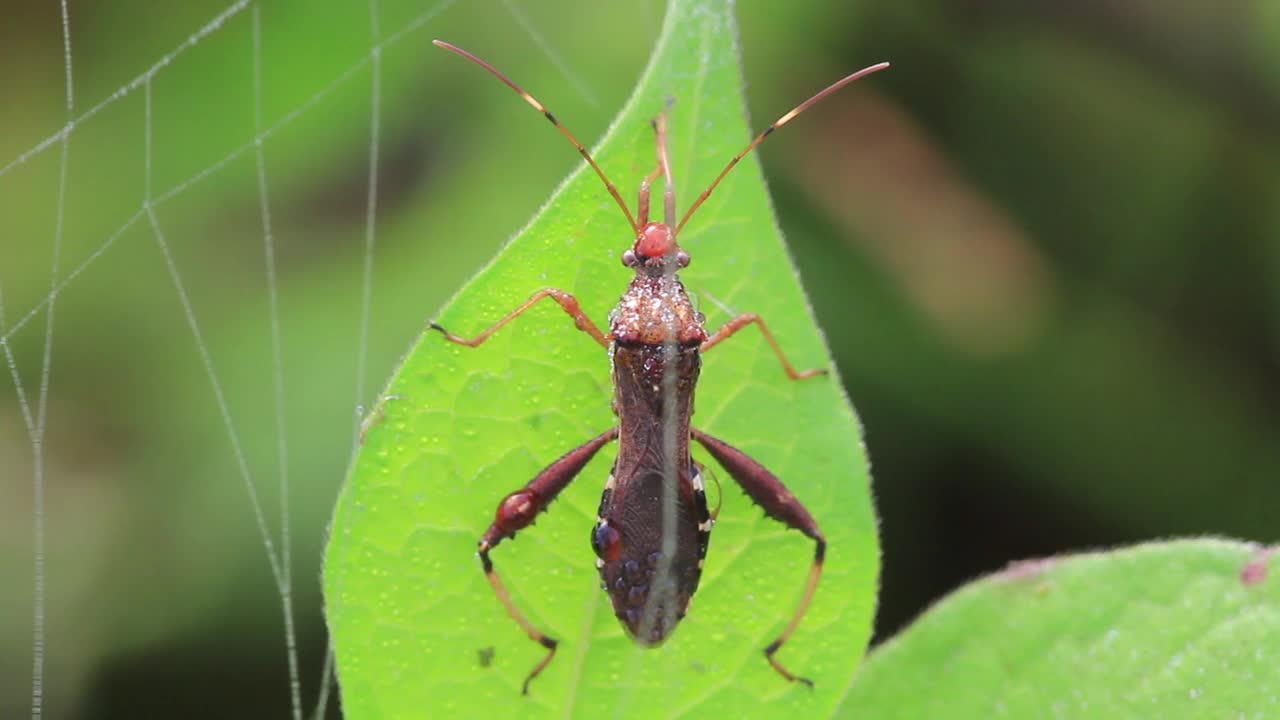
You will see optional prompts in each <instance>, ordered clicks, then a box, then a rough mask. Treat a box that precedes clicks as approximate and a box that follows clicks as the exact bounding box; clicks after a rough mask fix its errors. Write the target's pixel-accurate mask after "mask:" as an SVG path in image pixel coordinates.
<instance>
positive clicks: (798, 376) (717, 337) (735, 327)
mask: <svg viewBox="0 0 1280 720" xmlns="http://www.w3.org/2000/svg"><path fill="white" fill-rule="evenodd" d="M751 323H755V324H757V325H759V326H760V332H761V333H762V334H763V335H764V339H765V340H767V341H768V342H769V346H770V347H772V348H773V352H774V354H775V355H777V356H778V362H780V363H782V369H783V370H786V371H787V377H789V378H791V379H792V380H804V379H805V378H811V377H815V376H818V375H826V374H827V369H826V368H812V369H809V370H796V369H795V367H793V366H792V365H791V361H790V360H788V359H787V356H786V355H785V354H784V353H783V352H782V347H781V346H780V345H778V341H777V340H775V339H774V337H773V333H771V332H769V326H768V325H765V324H764V319H763V318H761V317H760V316H759V315H756V314H755V313H743V314H742V315H739V316H738V317H736V318H734V319H732V320H730V321H729V322H727V323H725V324H724V327H721V328H720V329H719V330H717V331H716V332H715V334H714V335H712V336H711V337H709V338H707V339H706V340H705V341H704V342H703V343H702V347H701V350H702V352H704V353H705V352H706V351H708V350H710V349H711V348H713V347H715V346H716V345H719V344H720V343H721V342H722V341H724V340H727V339H729V338H730V337H732V336H733V334H734V333H736V332H738V331H739V330H741V329H742V328H744V327H746V326H748V325H750V324H751Z"/></svg>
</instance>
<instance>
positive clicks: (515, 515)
mask: <svg viewBox="0 0 1280 720" xmlns="http://www.w3.org/2000/svg"><path fill="white" fill-rule="evenodd" d="M617 437H618V428H612V429H610V430H607V431H605V432H604V433H602V434H600V435H597V436H596V437H594V438H592V439H591V440H588V441H587V442H586V443H584V444H582V445H580V446H578V447H576V448H574V449H573V450H570V451H569V452H567V453H565V454H564V455H562V456H561V457H560V459H559V460H556V461H555V462H553V463H551V464H550V465H548V466H547V467H546V469H544V470H543V471H542V472H540V473H538V474H537V475H536V476H535V477H534V478H533V479H532V480H530V481H529V484H527V485H525V486H524V487H523V488H521V489H520V490H517V491H515V492H513V493H511V494H510V495H508V496H506V497H505V498H503V500H502V502H501V503H499V504H498V512H497V515H496V517H495V518H494V520H493V524H492V525H490V526H489V529H488V530H487V531H485V534H484V536H483V537H481V538H480V549H479V552H480V565H481V567H483V568H484V576H485V578H486V579H488V581H489V584H490V585H492V586H493V592H494V594H495V595H497V596H498V601H499V602H501V603H502V606H503V607H505V608H506V609H507V614H509V615H510V616H511V619H512V620H515V621H516V624H517V625H519V626H520V628H521V629H522V630H524V632H525V634H526V635H528V636H529V639H530V640H533V641H534V642H536V643H538V644H539V645H541V646H542V647H544V648H546V649H547V655H546V657H544V658H542V660H541V662H539V663H538V664H537V665H535V666H534V667H533V670H532V671H530V672H529V675H528V676H527V677H525V679H524V686H523V692H524V694H525V695H528V694H529V683H530V682H531V681H532V680H533V679H534V678H535V677H537V676H538V673H540V672H542V669H543V668H545V667H546V666H547V665H548V664H549V663H550V662H551V659H552V658H554V657H555V655H556V640H555V639H554V638H552V637H550V636H548V635H547V634H546V633H544V632H542V631H541V630H539V629H538V628H536V627H534V625H533V623H531V622H529V619H528V618H527V617H525V616H524V613H522V612H520V609H519V608H517V607H516V605H515V603H514V602H512V600H511V595H510V594H509V593H508V592H507V588H506V586H505V585H503V584H502V579H501V578H499V577H498V573H497V571H496V570H494V568H493V561H492V560H491V559H490V558H489V551H490V550H492V549H494V548H495V547H497V545H498V543H500V542H502V541H503V540H504V539H506V538H511V537H515V535H516V532H517V531H519V530H523V529H525V528H526V527H529V526H530V525H532V524H533V521H534V519H535V518H537V516H538V513H540V512H542V511H544V510H546V509H547V505H549V504H550V503H551V501H552V500H555V499H556V496H557V495H559V494H560V491H561V490H564V489H565V488H566V487H568V485H569V483H570V482H572V481H573V479H574V478H575V477H577V475H578V473H579V472H581V471H582V468H584V467H586V465H587V463H588V462H590V461H591V458H592V457H594V456H595V454H596V452H598V451H599V450H600V448H602V447H604V446H605V445H606V444H607V443H609V442H611V441H613V440H614V439H616V438H617Z"/></svg>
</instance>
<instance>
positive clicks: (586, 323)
mask: <svg viewBox="0 0 1280 720" xmlns="http://www.w3.org/2000/svg"><path fill="white" fill-rule="evenodd" d="M545 297H549V298H551V299H552V300H555V301H556V304H558V305H559V306H560V309H561V310H564V312H565V314H566V315H568V316H569V317H571V318H573V324H574V327H576V328H578V329H579V330H581V331H582V332H584V333H586V334H588V335H590V336H591V337H592V339H594V340H595V341H596V342H598V343H600V346H601V347H605V348H607V347H609V339H610V338H609V337H608V336H606V335H605V334H604V333H602V332H600V328H598V327H596V324H595V323H593V322H591V318H589V317H587V314H586V313H584V312H583V311H582V307H581V306H580V305H578V298H576V297H574V296H573V295H571V294H569V293H567V292H565V291H564V290H559V289H557V288H543V289H541V290H539V291H538V292H536V293H534V294H533V296H532V297H530V298H529V299H528V300H525V301H524V303H523V304H522V305H520V307H518V308H516V309H515V310H512V311H511V312H509V313H507V316H506V317H504V318H502V319H501V320H499V321H498V322H496V323H494V324H493V325H490V326H489V328H488V329H487V330H485V331H484V332H482V333H480V334H479V335H476V336H475V337H473V338H464V337H459V336H457V335H454V334H453V333H451V332H449V331H448V330H445V329H444V328H442V327H440V325H438V324H436V323H434V322H433V323H431V329H432V330H439V331H440V333H441V334H443V335H444V337H445V339H446V340H448V341H449V342H451V343H456V344H458V345H466V346H467V347H478V346H479V345H480V344H481V343H483V342H484V341H485V340H488V339H489V336H491V335H493V334H494V333H496V332H498V330H500V329H501V328H502V326H503V325H506V324H507V323H509V322H511V321H512V320H515V319H516V318H518V317H520V315H521V314H523V313H524V311H525V310H528V309H529V308H531V307H533V306H534V304H536V303H537V302H538V301H539V300H541V299H542V298H545Z"/></svg>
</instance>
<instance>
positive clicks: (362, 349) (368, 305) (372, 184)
mask: <svg viewBox="0 0 1280 720" xmlns="http://www.w3.org/2000/svg"><path fill="white" fill-rule="evenodd" d="M369 27H370V34H371V36H372V43H371V44H372V48H371V49H370V51H369V58H370V60H371V63H372V67H371V68H370V73H369V74H370V83H371V84H370V88H369V184H368V193H367V197H366V199H365V223H364V270H363V273H362V274H361V281H360V341H359V343H358V345H357V347H358V348H359V349H358V350H357V356H356V402H355V407H356V408H362V407H365V375H366V374H367V370H366V368H367V366H368V362H369V322H370V316H371V314H372V310H373V248H374V244H375V243H376V242H377V227H378V146H379V144H380V140H381V137H380V136H381V125H382V48H381V46H380V43H379V39H380V38H379V35H380V32H379V26H378V2H377V0H369ZM361 415H363V413H362V412H359V411H357V412H356V414H355V421H354V425H353V427H352V429H351V460H352V461H354V460H355V455H356V451H357V450H358V449H359V446H360V442H359V440H360V424H361V422H362V420H363V418H362V417H361Z"/></svg>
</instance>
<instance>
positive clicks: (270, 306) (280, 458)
mask: <svg viewBox="0 0 1280 720" xmlns="http://www.w3.org/2000/svg"><path fill="white" fill-rule="evenodd" d="M253 132H254V136H255V137H257V136H260V135H262V12H261V8H260V7H259V6H257V5H254V7H253ZM254 160H255V165H256V167H257V171H258V173H257V174H258V206H259V209H260V211H261V215H262V247H263V256H264V265H265V269H266V277H267V312H268V315H269V316H270V323H271V367H272V371H273V372H272V385H273V386H274V389H275V393H274V394H275V406H276V458H277V472H279V482H280V568H281V570H282V573H281V577H280V578H279V583H280V584H279V590H280V606H281V611H282V612H283V614H284V641H285V651H286V654H287V656H288V662H289V707H290V710H291V711H292V713H293V720H302V681H301V678H300V674H299V670H298V638H297V630H296V629H295V627H294V615H293V540H292V537H291V536H290V531H289V446H288V441H287V437H288V433H287V432H286V427H287V426H286V423H285V406H286V404H285V391H284V351H283V348H282V347H281V337H280V336H281V333H280V297H279V292H278V290H279V284H278V282H277V275H276V250H275V236H274V234H273V233H272V230H271V201H270V192H269V190H268V185H267V160H266V154H265V151H264V150H263V142H262V141H261V140H257V141H255V142H254Z"/></svg>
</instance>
